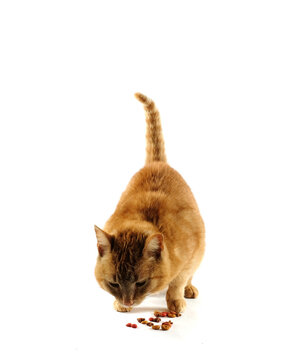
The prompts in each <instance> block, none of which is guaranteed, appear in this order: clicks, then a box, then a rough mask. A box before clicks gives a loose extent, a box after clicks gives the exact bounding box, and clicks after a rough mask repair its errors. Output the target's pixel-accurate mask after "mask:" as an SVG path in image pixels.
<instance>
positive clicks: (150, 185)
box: [120, 161, 198, 211]
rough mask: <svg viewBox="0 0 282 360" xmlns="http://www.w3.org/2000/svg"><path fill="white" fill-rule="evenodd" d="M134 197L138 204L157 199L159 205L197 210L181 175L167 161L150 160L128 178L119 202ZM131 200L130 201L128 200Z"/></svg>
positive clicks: (149, 202)
mask: <svg viewBox="0 0 282 360" xmlns="http://www.w3.org/2000/svg"><path fill="white" fill-rule="evenodd" d="M130 199H131V200H132V199H134V202H135V203H136V206H138V204H139V205H140V204H143V206H145V205H144V203H148V206H149V205H150V204H151V203H152V202H156V201H158V202H159V204H160V206H162V205H165V206H168V207H180V208H185V207H187V208H189V209H194V210H196V211H197V210H198V207H197V203H196V201H195V198H194V196H193V194H192V192H191V190H190V187H189V186H188V184H187V183H186V182H185V180H184V179H183V177H182V176H181V175H180V174H179V173H178V172H177V171H176V170H174V169H173V168H172V167H170V166H169V165H168V164H167V163H165V162H161V161H156V162H151V163H149V164H147V165H146V166H144V167H143V168H142V169H141V170H139V171H138V172H137V173H136V174H135V175H134V176H133V177H132V179H131V180H130V182H129V184H128V186H127V188H126V190H125V192H124V193H123V194H122V196H121V199H120V203H121V204H122V203H124V202H128V201H129V200H130ZM130 202H131V201H130Z"/></svg>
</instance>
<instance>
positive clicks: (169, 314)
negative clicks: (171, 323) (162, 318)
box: [167, 312, 176, 318]
mask: <svg viewBox="0 0 282 360" xmlns="http://www.w3.org/2000/svg"><path fill="white" fill-rule="evenodd" d="M167 317H169V318H175V317H176V315H175V314H173V313H170V312H169V313H168V314H167Z"/></svg>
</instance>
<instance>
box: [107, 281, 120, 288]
mask: <svg viewBox="0 0 282 360" xmlns="http://www.w3.org/2000/svg"><path fill="white" fill-rule="evenodd" d="M109 285H110V286H111V287H113V288H118V287H119V284H118V283H112V282H109Z"/></svg>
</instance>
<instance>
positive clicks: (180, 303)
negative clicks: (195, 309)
mask: <svg viewBox="0 0 282 360" xmlns="http://www.w3.org/2000/svg"><path fill="white" fill-rule="evenodd" d="M167 308H168V310H170V311H176V312H177V313H181V312H184V311H185V309H186V301H185V300H184V299H176V300H167Z"/></svg>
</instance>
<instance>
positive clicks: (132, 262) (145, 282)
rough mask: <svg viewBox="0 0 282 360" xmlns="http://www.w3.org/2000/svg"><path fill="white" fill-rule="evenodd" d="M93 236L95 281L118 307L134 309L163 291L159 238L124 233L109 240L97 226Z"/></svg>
mask: <svg viewBox="0 0 282 360" xmlns="http://www.w3.org/2000/svg"><path fill="white" fill-rule="evenodd" d="M95 232H96V237H97V247H98V252H99V255H98V259H97V263H96V268H95V276H96V279H97V281H98V283H99V285H100V286H101V287H102V288H103V289H104V290H106V291H108V292H109V293H110V294H112V295H113V296H114V297H115V298H116V299H117V300H118V301H119V302H120V304H121V305H125V306H134V305H138V304H140V303H141V302H142V301H143V300H144V298H145V297H146V296H147V295H148V294H149V293H152V292H155V291H158V290H160V289H162V288H163V283H164V282H165V277H166V275H165V268H164V264H163V261H162V256H163V250H164V243H163V235H162V234H160V233H155V234H151V235H145V234H142V233H134V232H131V231H125V232H122V233H119V234H118V235H116V236H113V235H110V234H108V233H106V232H105V231H103V230H101V229H99V228H98V227H97V226H95Z"/></svg>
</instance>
